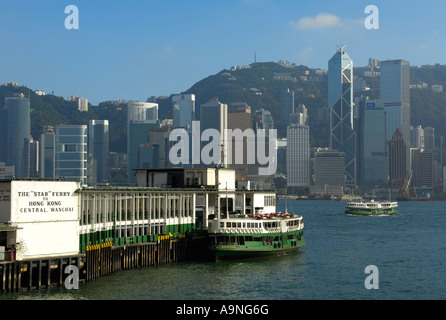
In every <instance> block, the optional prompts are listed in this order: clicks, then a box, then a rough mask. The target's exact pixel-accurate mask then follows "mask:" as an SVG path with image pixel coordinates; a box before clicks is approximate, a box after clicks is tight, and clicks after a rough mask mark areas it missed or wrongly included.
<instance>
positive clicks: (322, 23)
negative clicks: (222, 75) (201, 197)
mask: <svg viewBox="0 0 446 320" xmlns="http://www.w3.org/2000/svg"><path fill="white" fill-rule="evenodd" d="M68 5H75V6H77V7H78V9H79V29H78V30H67V29H66V28H65V26H64V21H65V19H66V18H67V16H68V14H66V13H65V12H64V9H65V7H66V6H68ZM368 5H369V3H368V2H365V1H354V2H353V1H350V2H349V1H342V3H341V4H340V3H331V2H329V1H319V2H317V3H311V4H308V3H305V4H304V3H296V2H295V1H271V0H270V1H268V0H233V1H229V2H225V3H215V2H209V1H194V2H192V3H190V2H189V3H183V2H178V1H171V2H168V3H166V2H160V3H154V2H148V3H131V4H129V3H124V2H120V1H113V2H107V3H106V4H105V3H98V2H94V3H91V2H86V1H72V2H70V3H61V2H58V3H57V4H54V3H53V2H51V1H47V0H43V1H39V2H38V3H35V2H32V1H29V0H24V1H15V2H13V3H3V4H1V5H0V9H1V10H0V45H1V46H2V48H3V50H2V51H1V52H0V60H2V61H8V63H4V64H3V66H2V74H1V75H0V82H2V83H9V82H18V83H20V84H23V85H26V86H27V87H31V88H36V89H40V90H43V91H45V92H53V91H54V93H55V94H56V95H59V96H63V97H67V96H71V95H76V94H77V95H79V96H82V97H85V98H87V99H88V100H89V101H90V102H91V103H92V104H93V105H95V104H98V103H99V102H101V101H105V100H108V99H110V100H119V99H125V100H136V101H146V99H147V98H148V97H150V96H163V95H170V94H180V93H181V92H183V91H185V90H187V89H189V88H190V87H191V86H192V85H193V84H195V83H196V82H198V81H199V80H201V79H203V78H205V77H207V76H209V75H211V74H215V73H218V72H219V71H221V70H223V69H228V68H230V67H231V66H234V65H246V64H250V63H252V62H254V60H255V59H256V61H258V62H270V61H279V60H288V61H290V62H292V63H296V64H297V65H299V64H302V65H306V66H308V67H310V68H324V69H326V68H327V64H326V61H327V60H328V59H329V57H330V56H331V55H332V52H333V51H334V50H335V49H336V44H337V43H338V44H340V43H344V42H345V43H346V44H347V50H348V52H349V54H350V56H351V57H352V59H353V60H354V61H355V65H356V66H363V65H367V60H368V58H370V57H374V58H376V59H379V60H385V59H400V58H401V59H405V60H407V61H410V62H411V65H412V66H421V65H423V64H435V63H440V64H445V63H446V61H445V58H444V56H443V55H442V52H443V51H444V49H445V43H444V41H442V40H443V37H442V33H441V30H444V29H445V28H444V24H445V22H444V21H443V19H442V18H441V16H440V14H441V12H442V11H443V10H441V9H442V8H444V7H445V4H444V3H441V2H440V1H434V0H432V1H425V2H424V3H423V8H422V9H421V10H420V8H416V6H414V5H407V4H406V3H403V2H400V1H392V3H388V2H384V1H377V2H375V3H374V5H375V6H376V7H377V8H378V9H379V29H377V30H375V29H367V28H366V27H365V26H364V20H365V19H366V18H367V17H368V14H367V13H365V12H364V10H365V8H366V7H367V6H368ZM226 21H230V23H229V22H226ZM265 22H267V23H265ZM204 26H206V28H204ZM30 30H32V32H30ZM344 34H346V39H344ZM351 44H352V45H351ZM220 48H224V49H220ZM231 48H233V50H232V49H231ZM365 48H367V50H365ZM31 49H32V50H31ZM30 52H32V54H31V53H30Z"/></svg>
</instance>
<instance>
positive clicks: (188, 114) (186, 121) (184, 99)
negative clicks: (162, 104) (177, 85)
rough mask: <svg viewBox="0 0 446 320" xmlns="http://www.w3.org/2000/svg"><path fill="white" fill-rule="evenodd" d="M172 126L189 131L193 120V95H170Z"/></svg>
mask: <svg viewBox="0 0 446 320" xmlns="http://www.w3.org/2000/svg"><path fill="white" fill-rule="evenodd" d="M172 118H173V128H180V127H182V128H184V129H186V131H188V132H190V130H191V128H192V121H194V120H195V95H193V94H181V95H176V96H173V97H172Z"/></svg>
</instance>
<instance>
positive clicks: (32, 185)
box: [11, 181, 79, 222]
mask: <svg viewBox="0 0 446 320" xmlns="http://www.w3.org/2000/svg"><path fill="white" fill-rule="evenodd" d="M19 182H20V184H19V185H17V187H15V186H16V185H15V184H13V185H12V186H11V200H12V205H11V218H13V219H12V220H14V221H17V222H34V221H58V220H67V219H68V220H70V219H72V218H77V216H78V212H77V210H78V205H79V201H78V196H77V195H76V194H75V191H76V189H77V188H78V186H77V184H78V183H77V182H70V181H55V182H49V181H39V182H38V183H37V182H36V181H19Z"/></svg>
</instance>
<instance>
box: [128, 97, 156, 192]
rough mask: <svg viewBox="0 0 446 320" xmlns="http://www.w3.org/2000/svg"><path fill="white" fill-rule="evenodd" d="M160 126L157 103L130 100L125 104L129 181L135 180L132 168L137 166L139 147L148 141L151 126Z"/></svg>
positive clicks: (131, 182)
mask: <svg viewBox="0 0 446 320" xmlns="http://www.w3.org/2000/svg"><path fill="white" fill-rule="evenodd" d="M159 126H160V123H159V121H158V104H157V103H151V102H137V101H131V102H129V103H128V105H127V159H128V165H127V173H128V178H129V183H130V184H133V183H134V182H135V176H134V171H133V170H134V169H137V168H138V166H139V164H138V163H139V148H140V145H142V144H147V143H148V141H149V131H150V129H151V128H157V127H159Z"/></svg>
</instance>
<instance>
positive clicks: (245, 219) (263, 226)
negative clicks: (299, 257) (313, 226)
mask: <svg viewBox="0 0 446 320" xmlns="http://www.w3.org/2000/svg"><path fill="white" fill-rule="evenodd" d="M303 229H304V222H303V217H302V216H301V215H293V214H288V213H280V212H279V213H256V214H248V215H242V214H230V215H229V216H226V217H224V218H221V219H214V220H211V221H209V230H208V231H209V237H210V247H209V250H210V252H211V254H212V255H213V257H214V258H215V260H216V261H219V260H224V259H231V258H254V257H266V256H276V255H279V254H284V253H286V252H289V251H296V250H298V249H299V248H300V247H302V246H303V245H304V244H305V239H304V235H303Z"/></svg>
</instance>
